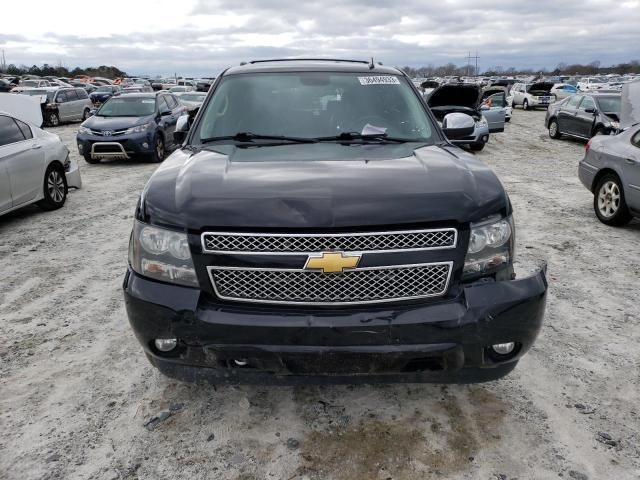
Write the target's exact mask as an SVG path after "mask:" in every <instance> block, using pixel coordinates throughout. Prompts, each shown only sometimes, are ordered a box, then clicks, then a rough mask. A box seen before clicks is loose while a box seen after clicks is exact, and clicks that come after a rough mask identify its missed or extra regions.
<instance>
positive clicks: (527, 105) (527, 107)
mask: <svg viewBox="0 0 640 480" xmlns="http://www.w3.org/2000/svg"><path fill="white" fill-rule="evenodd" d="M522 109H523V110H529V102H527V101H526V100H525V101H523V102H522Z"/></svg>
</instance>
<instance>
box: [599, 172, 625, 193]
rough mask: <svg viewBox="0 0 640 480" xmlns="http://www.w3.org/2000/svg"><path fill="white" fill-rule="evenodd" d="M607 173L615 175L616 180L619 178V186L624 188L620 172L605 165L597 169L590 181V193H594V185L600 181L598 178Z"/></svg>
mask: <svg viewBox="0 0 640 480" xmlns="http://www.w3.org/2000/svg"><path fill="white" fill-rule="evenodd" d="M608 174H613V175H615V176H616V177H618V180H620V186H621V187H622V189H623V190H624V185H622V180H621V178H620V174H619V173H618V172H617V171H615V170H614V169H613V168H611V167H605V168H603V169H601V170H598V173H596V175H595V176H594V177H593V182H591V193H593V194H595V193H596V186H597V185H598V182H599V181H600V179H601V178H602V177H604V176H605V175H608Z"/></svg>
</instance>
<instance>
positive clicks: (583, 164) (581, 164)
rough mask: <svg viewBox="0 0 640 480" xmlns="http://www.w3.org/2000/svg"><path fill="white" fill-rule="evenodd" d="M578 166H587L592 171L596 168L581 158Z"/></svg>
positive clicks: (596, 168)
mask: <svg viewBox="0 0 640 480" xmlns="http://www.w3.org/2000/svg"><path fill="white" fill-rule="evenodd" d="M578 166H581V167H587V170H593V171H594V172H595V171H597V170H598V167H596V166H594V165H591V164H590V163H589V162H586V161H584V160H582V161H581V162H580V163H579V164H578Z"/></svg>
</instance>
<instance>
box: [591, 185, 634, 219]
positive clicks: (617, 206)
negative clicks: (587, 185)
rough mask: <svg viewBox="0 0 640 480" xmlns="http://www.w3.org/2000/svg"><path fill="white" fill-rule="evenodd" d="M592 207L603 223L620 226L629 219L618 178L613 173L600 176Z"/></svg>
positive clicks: (629, 214)
mask: <svg viewBox="0 0 640 480" xmlns="http://www.w3.org/2000/svg"><path fill="white" fill-rule="evenodd" d="M593 209H594V210H595V212H596V216H597V217H598V220H600V221H601V222H602V223H604V224H605V225H609V226H612V227H620V226H623V225H626V224H627V223H629V222H630V221H631V213H629V209H628V208H627V202H626V201H625V198H624V190H623V189H622V182H620V178H618V176H617V175H616V174H614V173H608V174H607V175H605V176H604V177H602V178H601V179H600V180H599V181H598V184H597V185H596V189H595V192H594V195H593Z"/></svg>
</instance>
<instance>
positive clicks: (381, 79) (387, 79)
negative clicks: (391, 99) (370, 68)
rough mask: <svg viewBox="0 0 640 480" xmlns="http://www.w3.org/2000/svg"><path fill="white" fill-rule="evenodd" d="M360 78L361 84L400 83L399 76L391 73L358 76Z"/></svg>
mask: <svg viewBox="0 0 640 480" xmlns="http://www.w3.org/2000/svg"><path fill="white" fill-rule="evenodd" d="M358 80H360V85H400V80H398V77H393V76H391V75H380V76H377V77H374V76H367V77H358Z"/></svg>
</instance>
